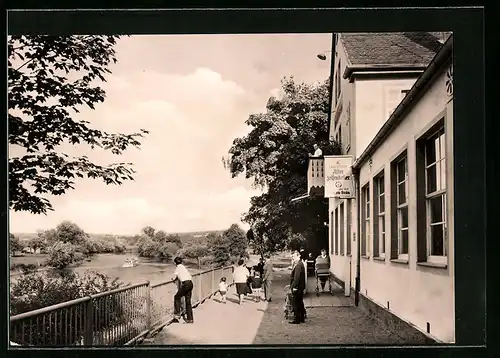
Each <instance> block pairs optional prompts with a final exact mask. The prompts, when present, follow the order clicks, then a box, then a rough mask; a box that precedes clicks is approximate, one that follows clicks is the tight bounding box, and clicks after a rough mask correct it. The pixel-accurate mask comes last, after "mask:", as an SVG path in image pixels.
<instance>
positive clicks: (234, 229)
mask: <svg viewBox="0 0 500 358" xmlns="http://www.w3.org/2000/svg"><path fill="white" fill-rule="evenodd" d="M222 236H223V237H224V238H225V239H226V240H227V243H228V248H229V254H230V255H231V256H241V255H245V253H246V250H247V249H248V239H247V236H246V234H245V231H244V230H243V229H242V228H240V226H239V225H238V224H232V225H231V226H230V227H229V229H227V230H226V231H224V232H223V233H222Z"/></svg>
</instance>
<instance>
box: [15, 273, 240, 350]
mask: <svg viewBox="0 0 500 358" xmlns="http://www.w3.org/2000/svg"><path fill="white" fill-rule="evenodd" d="M222 276H226V277H228V278H230V277H231V276H232V267H223V268H218V269H210V270H207V271H203V272H200V273H197V274H194V275H193V284H194V288H193V293H192V302H193V307H196V306H197V305H199V304H201V303H203V302H204V301H205V300H206V299H207V298H210V297H211V296H212V295H214V294H215V293H217V292H218V287H219V281H220V278H221V277H222ZM176 291H177V285H176V283H175V282H174V281H172V280H170V281H166V282H161V283H157V284H150V282H149V281H146V282H142V283H137V284H134V285H129V286H125V287H122V288H118V289H116V290H112V291H107V292H102V293H98V294H95V295H92V296H88V297H84V298H79V299H76V300H72V301H68V302H63V303H60V304H57V305H53V306H49V307H44V308H41V309H38V310H34V311H30V312H25V313H22V314H19V315H16V316H12V317H10V332H9V335H10V338H9V339H10V341H11V342H13V343H15V344H16V345H20V346H75V345H86V346H120V345H129V344H132V343H133V342H135V341H136V340H138V339H139V338H141V337H144V336H146V335H147V334H148V333H149V332H151V331H152V330H154V329H155V328H156V327H161V326H162V325H165V324H167V323H168V322H169V321H171V320H172V318H173V306H174V303H173V296H174V294H175V292H176Z"/></svg>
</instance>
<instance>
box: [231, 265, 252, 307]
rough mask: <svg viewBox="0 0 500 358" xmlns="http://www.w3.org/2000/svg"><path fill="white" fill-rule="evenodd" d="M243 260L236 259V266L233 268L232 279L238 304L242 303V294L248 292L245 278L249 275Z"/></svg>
mask: <svg viewBox="0 0 500 358" xmlns="http://www.w3.org/2000/svg"><path fill="white" fill-rule="evenodd" d="M244 263H245V261H243V259H240V260H239V261H238V266H236V267H235V268H234V272H233V280H234V284H235V285H236V293H237V294H238V299H239V304H240V305H241V304H242V303H243V296H244V295H246V294H247V292H248V285H247V280H248V277H249V276H250V275H249V273H248V269H247V268H246V267H245V265H244Z"/></svg>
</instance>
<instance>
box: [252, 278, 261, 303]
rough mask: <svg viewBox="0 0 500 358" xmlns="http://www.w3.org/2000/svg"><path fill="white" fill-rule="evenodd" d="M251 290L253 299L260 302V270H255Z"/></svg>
mask: <svg viewBox="0 0 500 358" xmlns="http://www.w3.org/2000/svg"><path fill="white" fill-rule="evenodd" d="M252 288H253V292H255V301H257V302H260V299H261V297H260V293H261V291H262V278H261V277H260V272H259V271H255V276H254V278H253V280H252Z"/></svg>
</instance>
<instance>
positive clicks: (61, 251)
mask: <svg viewBox="0 0 500 358" xmlns="http://www.w3.org/2000/svg"><path fill="white" fill-rule="evenodd" d="M9 237H10V245H9V249H10V254H11V255H12V256H15V255H16V254H18V253H19V252H21V251H22V250H23V249H24V248H25V247H28V248H30V249H32V250H33V251H34V252H36V251H40V252H41V253H46V254H48V258H47V260H46V261H45V262H43V263H42V265H47V266H51V267H54V268H57V269H63V268H66V267H68V266H69V265H71V264H75V263H78V262H80V261H82V260H84V259H85V258H88V257H91V256H92V255H94V254H101V253H117V254H121V253H124V252H125V251H126V244H125V240H124V239H123V238H120V237H118V236H107V237H106V236H104V237H91V236H90V235H89V234H87V233H86V232H85V231H83V229H81V228H80V227H79V226H78V225H77V224H75V223H73V222H70V221H63V222H62V223H60V224H59V225H58V226H57V227H56V228H55V229H50V230H46V231H39V232H38V233H37V236H36V237H34V238H32V239H30V240H28V241H27V242H26V243H23V242H22V241H21V240H20V239H19V238H18V237H17V236H15V235H14V234H10V235H9Z"/></svg>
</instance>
